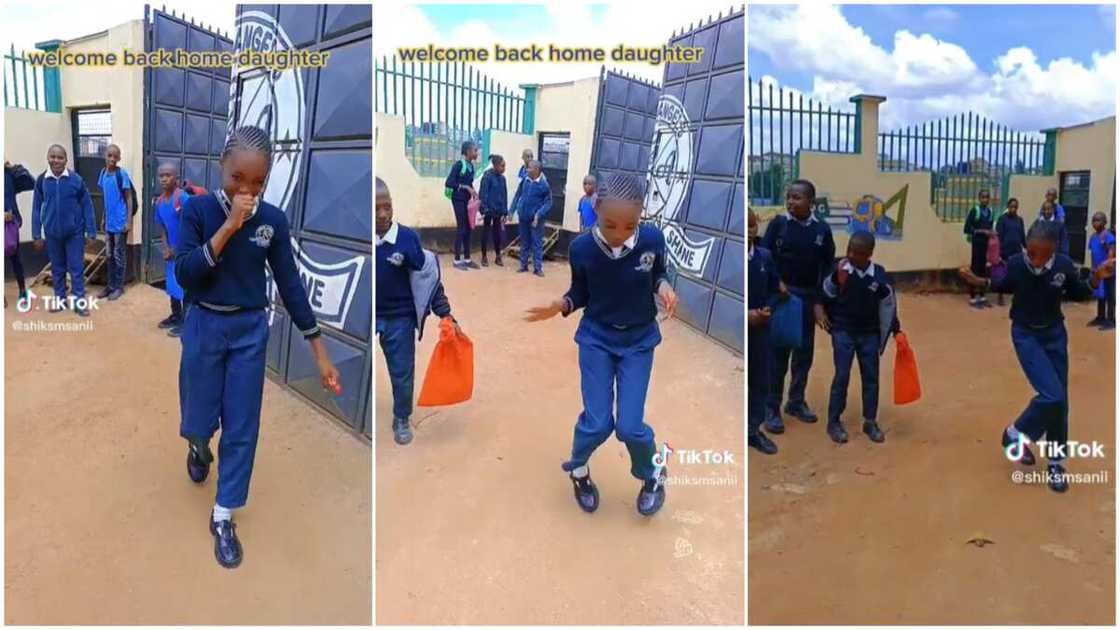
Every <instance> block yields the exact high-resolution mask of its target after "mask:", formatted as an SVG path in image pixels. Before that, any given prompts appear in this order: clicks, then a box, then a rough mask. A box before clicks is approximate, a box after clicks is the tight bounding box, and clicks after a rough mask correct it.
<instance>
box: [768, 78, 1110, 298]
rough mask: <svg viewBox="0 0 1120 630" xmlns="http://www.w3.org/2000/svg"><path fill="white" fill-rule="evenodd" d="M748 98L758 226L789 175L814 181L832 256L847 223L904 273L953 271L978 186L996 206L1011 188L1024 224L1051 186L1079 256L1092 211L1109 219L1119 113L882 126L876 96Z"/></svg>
mask: <svg viewBox="0 0 1120 630" xmlns="http://www.w3.org/2000/svg"><path fill="white" fill-rule="evenodd" d="M748 99H749V106H748V122H747V124H748V127H749V137H750V145H749V146H748V151H750V152H751V154H752V155H754V156H758V159H752V160H751V162H750V166H751V168H750V175H749V178H748V181H749V183H748V190H749V193H748V194H749V198H750V204H751V208H752V209H753V210H754V211H755V212H756V213H757V214H758V215H759V219H760V226H759V229H760V232H759V233H760V234H761V233H763V231H764V230H765V228H766V222H767V221H769V219H770V218H772V217H773V216H776V215H777V214H779V213H784V212H785V186H786V185H787V184H788V183H789V182H790V181H792V180H793V179H796V178H804V179H808V180H810V181H812V182H813V183H814V184H815V186H816V189H817V198H816V199H815V201H814V204H815V208H814V212H815V213H816V216H817V218H818V219H819V220H822V221H825V222H827V223H828V224H829V225H830V226H831V227H832V230H833V235H834V237H835V239H836V246H837V252H838V255H843V254H842V253H843V251H844V250H845V248H846V247H847V240H848V236H849V235H850V234H852V233H854V232H857V231H863V230H869V231H871V232H873V233H874V234H875V235H876V239H877V245H876V247H875V259H876V261H877V262H879V263H881V264H882V265H884V266H885V267H886V269H887V270H888V271H890V272H902V274H903V277H904V278H905V277H912V278H914V279H918V278H919V277H922V276H925V279H926V280H936V281H938V282H940V281H943V280H949V281H950V282H955V281H956V280H955V274H956V269H958V268H959V267H961V266H962V265H966V264H968V260H969V255H970V254H969V252H970V250H969V245H968V243H967V242H966V241H965V240H964V238H963V227H964V219H965V216H966V214H967V212H968V210H969V209H970V208H971V207H972V206H973V205H974V204H975V203H976V196H977V193H978V192H979V190H980V189H981V188H984V189H987V190H988V191H990V193H991V205H992V207H993V208H994V209H996V210H997V211H998V210H1002V209H1003V208H1004V207H1005V206H1006V203H1007V200H1008V199H1010V198H1016V199H1018V201H1019V208H1020V214H1021V215H1022V216H1023V220H1024V222H1025V223H1026V225H1027V226H1029V225H1030V224H1031V223H1032V222H1033V221H1034V220H1035V219H1036V218H1037V217H1038V215H1039V211H1040V208H1041V205H1042V202H1043V201H1044V197H1045V194H1046V191H1047V189H1049V188H1054V189H1056V190H1057V192H1058V202H1059V203H1060V204H1061V205H1062V206H1063V208H1064V209H1065V223H1066V228H1067V232H1068V234H1069V241H1070V255H1071V257H1072V258H1073V259H1074V261H1075V262H1077V263H1079V264H1088V251H1087V240H1088V235H1089V234H1090V233H1091V232H1092V227H1091V225H1090V223H1091V219H1092V215H1093V214H1094V213H1096V212H1104V213H1105V214H1106V215H1108V216H1109V217H1110V219H1109V223H1110V225H1114V223H1115V213H1116V192H1115V191H1116V146H1115V132H1116V118H1115V116H1110V117H1107V118H1103V119H1100V120H1095V121H1090V122H1086V123H1083V124H1080V125H1074V126H1070V127H1062V128H1053V129H1044V130H1040V131H1037V132H1034V131H1022V130H1012V129H1010V128H1008V127H1006V126H1004V125H1001V124H999V123H997V122H994V121H991V120H987V119H985V118H984V117H981V116H978V115H976V114H974V113H963V114H960V115H957V116H952V117H948V118H945V119H942V120H936V121H929V122H926V123H922V124H918V125H914V126H912V127H909V128H905V129H900V130H891V131H884V130H881V129H880V123H879V108H880V105H881V104H882V103H883V102H884V101H885V100H886V97H883V96H875V95H865V94H860V95H854V96H852V97H851V101H850V102H851V108H850V109H842V110H839V111H834V110H833V109H832V108H829V110H828V111H827V112H826V111H825V109H824V107H823V106H821V105H820V104H817V103H813V102H812V101H808V100H807V99H803V98H800V97H799V98H798V100H797V101H796V102H795V101H794V97H793V95H792V94H788V93H785V92H784V91H783V90H781V89H780V88H778V87H777V86H776V85H773V84H767V83H763V82H761V81H760V82H757V83H756V82H754V81H751V82H750V83H749V88H748Z"/></svg>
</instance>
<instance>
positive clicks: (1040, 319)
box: [992, 253, 1093, 328]
mask: <svg viewBox="0 0 1120 630" xmlns="http://www.w3.org/2000/svg"><path fill="white" fill-rule="evenodd" d="M992 289H994V290H995V291H998V292H1000V293H1011V294H1013V295H1014V297H1012V299H1011V321H1012V322H1014V323H1016V324H1019V325H1020V326H1025V327H1027V328H1047V327H1049V326H1052V325H1054V324H1057V323H1059V322H1061V321H1062V320H1064V319H1065V317H1064V316H1063V315H1062V296H1063V295H1065V296H1068V297H1069V298H1071V299H1073V300H1087V299H1089V296H1090V295H1092V292H1093V291H1092V288H1090V286H1089V283H1088V282H1086V281H1084V280H1081V279H1080V277H1079V276H1078V271H1077V267H1076V266H1075V265H1074V264H1073V260H1071V259H1070V257H1069V256H1066V255H1065V254H1060V253H1059V254H1054V257H1053V258H1051V259H1050V261H1049V262H1048V263H1046V265H1044V266H1043V267H1042V270H1041V273H1038V274H1036V273H1034V272H1033V271H1032V269H1031V267H1030V264H1029V263H1028V262H1027V259H1026V257H1025V256H1023V255H1022V254H1016V255H1014V256H1012V257H1011V259H1010V260H1008V262H1007V276H1006V277H1004V279H1003V281H1002V282H993V283H992Z"/></svg>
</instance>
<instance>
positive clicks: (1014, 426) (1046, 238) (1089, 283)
mask: <svg viewBox="0 0 1120 630" xmlns="http://www.w3.org/2000/svg"><path fill="white" fill-rule="evenodd" d="M815 196H816V190H815V188H814V186H813V184H812V183H811V182H809V181H806V180H798V181H795V182H793V183H792V184H790V186H789V188H788V189H787V192H786V210H787V213H788V214H787V215H786V216H778V217H775V218H774V219H773V220H772V221H770V223H769V224H768V225H767V229H766V234H765V235H764V236H763V237H762V238H761V239H759V238H758V218H757V217H756V216H755V214H754V212H753V210H752V211H750V212H749V216H748V227H749V240H748V267H749V270H748V286H747V308H748V354H749V359H748V360H749V365H748V443H749V445H750V446H751V447H753V448H755V449H757V450H759V451H761V452H763V453H766V454H774V453H776V452H777V450H778V449H777V446H776V445H775V444H774V442H773V441H772V440H771V439H769V437H768V436H767V435H766V434H765V433H764V432H763V430H762V429H763V427H765V429H766V430H767V431H769V432H770V433H774V434H780V433H783V432H784V430H785V427H784V424H783V421H782V416H781V412H783V411H784V412H785V413H786V414H788V415H791V416H793V417H795V418H797V419H798V420H801V421H802V422H806V423H813V422H816V421H817V416H816V415H815V414H814V413H813V412H812V410H811V409H810V407H809V406H808V404H807V403H806V401H805V387H806V385H807V383H808V377H809V370H810V368H811V366H812V363H813V348H814V334H813V332H814V323H815V324H816V325H818V326H820V327H821V328H822V329H824V330H825V331H827V332H829V333H830V334H831V336H832V348H833V360H834V365H835V373H834V376H833V380H832V387H831V390H830V395H829V404H828V424H827V433H828V435H829V437H830V438H831V439H832V440H833V441H835V442H837V443H844V442H846V441H847V439H848V436H847V432H846V431H845V430H844V427H843V423H842V420H841V416H842V414H843V412H844V409H845V406H846V402H847V389H848V381H849V374H850V371H851V364H852V360H853V356H854V357H855V358H856V359H858V360H859V364H860V380H861V384H862V395H863V431H864V432H865V433H866V434H867V435H868V437H869V438H870V439H871V440H872V441H874V442H883V441H884V434H883V431H882V430H881V428H880V427H879V426H878V421H877V414H878V395H879V356H880V354H881V353H882V351H883V349H884V347H885V344H884V341H885V339H884V338H883V336H882V331H884V330H889V331H890V332H891V333H898V332H899V331H900V329H901V327H900V324H899V322H898V316H897V309H892V308H886V309H884V308H882V307H883V302H884V301H886V300H893V289H892V287H891V285H892V283H891V280H890V278H889V277H888V276H887V274H886V270H885V269H884V268H883V267H882V266H881V265H878V264H875V263H873V262H872V261H871V258H872V255H873V253H874V248H875V237H874V235H872V234H871V233H869V232H857V233H855V234H853V235H852V236H851V238H850V239H849V242H848V249H847V254H846V256H845V258H843V259H841V260H839V261H834V258H835V244H834V242H833V239H832V231H831V228H830V227H829V226H828V225H826V224H825V223H823V222H821V221H819V220H817V219H816V217H815V216H813V214H812V211H811V203H812V200H813V198H814V197H815ZM988 200H989V195H988V192H987V191H981V192H980V195H979V201H980V203H979V204H978V206H977V207H976V208H973V211H971V212H970V213H969V216H968V218H967V220H966V227H965V231H966V234H968V235H969V236H971V239H972V243H973V252H972V265H970V266H969V267H962V268H961V269H960V270H959V274H960V276H961V278H962V279H963V280H964V281H965V282H966V283H967V284H968V285H969V288H970V290H971V292H972V302H973V304H974V305H975V304H977V300H983V296H984V294H985V292H986V291H989V290H994V291H996V292H998V293H1000V294H1003V293H1009V294H1011V295H1012V302H1011V311H1010V319H1011V339H1012V343H1013V345H1014V348H1015V354H1016V356H1017V358H1018V360H1019V362H1020V365H1021V366H1022V369H1023V372H1024V374H1025V375H1026V377H1027V380H1028V381H1029V382H1030V384H1031V386H1032V387H1033V388H1034V389H1035V391H1036V395H1035V396H1034V397H1033V398H1032V399H1031V400H1030V402H1029V403H1028V405H1027V407H1026V408H1025V409H1024V410H1023V412H1022V413H1021V414H1020V415H1019V417H1018V418H1017V419H1016V420H1015V421H1014V422H1012V423H1011V424H1010V425H1008V426H1007V427H1005V428H1004V429H1003V431H1002V433H1001V436H1000V444H1001V448H1003V449H1008V447H1009V446H1010V445H1012V444H1023V448H1022V449H1016V451H1015V452H1016V453H1021V456H1020V457H1018V462H1019V463H1021V464H1023V465H1026V466H1032V465H1034V463H1035V459H1034V455H1033V453H1032V452H1031V450H1030V448H1029V447H1027V446H1026V445H1025V444H1027V443H1029V442H1031V441H1035V442H1037V441H1038V440H1040V439H1041V438H1042V437H1043V436H1046V439H1047V441H1048V442H1049V443H1050V444H1049V447H1050V448H1048V460H1049V461H1048V467H1047V481H1048V485H1049V487H1050V488H1051V489H1052V490H1054V491H1056V492H1065V491H1066V490H1067V489H1068V487H1069V484H1068V480H1067V478H1066V474H1065V468H1064V467H1063V461H1064V459H1065V454H1066V453H1065V450H1066V443H1067V439H1068V433H1069V380H1068V372H1069V353H1068V338H1067V335H1066V328H1065V324H1064V316H1063V314H1062V309H1061V303H1062V300H1063V298H1070V299H1074V300H1085V299H1088V298H1089V297H1090V296H1091V295H1094V294H1096V292H1097V291H1098V290H1099V289H1101V288H1102V287H1103V286H1106V285H1111V286H1114V283H1115V278H1114V269H1115V239H1114V238H1112V237H1111V235H1110V234H1108V233H1107V232H1105V231H1104V226H1105V219H1104V216H1103V214H1102V213H1097V214H1095V215H1094V217H1093V228H1094V231H1095V233H1094V235H1093V236H1091V237H1090V245H1091V247H1093V248H1094V249H1093V251H1094V254H1093V266H1092V271H1091V273H1089V274H1087V275H1083V274H1081V273H1080V272H1079V270H1078V268H1077V266H1076V265H1075V264H1074V262H1073V260H1072V259H1071V258H1070V257H1069V256H1068V255H1067V254H1066V253H1065V252H1064V251H1063V241H1064V240H1065V237H1064V234H1065V231H1064V228H1063V227H1062V225H1063V224H1062V222H1061V221H1060V220H1058V219H1056V218H1055V214H1056V213H1055V210H1056V206H1057V204H1056V203H1055V202H1054V200H1053V199H1048V200H1047V201H1046V203H1044V204H1043V213H1042V217H1041V218H1040V219H1039V220H1038V221H1035V222H1034V224H1032V226H1031V228H1030V229H1029V230H1027V231H1024V230H1023V229H1022V219H1021V218H1019V217H1018V202H1017V201H1015V200H1011V201H1009V204H1008V212H1007V213H1006V214H1004V215H1003V216H1001V217H998V218H996V217H993V216H992V212H991V210H990V209H989V208H988V206H987V202H988ZM993 225H998V226H1000V227H999V228H997V229H996V230H993ZM1016 226H1017V227H1016ZM1004 234H1007V235H1008V236H1007V237H1006V239H1007V240H1006V243H1007V244H1008V245H1009V248H1008V249H1005V250H1004V252H1003V253H1004V257H1003V258H1001V260H1000V261H999V262H998V263H997V264H1003V265H1005V268H1004V269H1003V270H1002V271H1001V273H998V274H995V276H994V277H990V274H989V273H988V272H989V271H990V270H991V266H990V265H988V263H987V258H986V254H985V257H984V258H980V257H979V256H978V253H977V252H978V250H979V249H980V248H981V245H979V244H977V241H979V240H981V239H984V240H986V239H988V238H1000V239H1001V243H1003V242H1005V241H1004V240H1003V235H1004ZM1016 238H1017V239H1018V240H1015V239H1016ZM1094 241H1095V242H1096V245H1093V242H1094ZM982 247H983V248H984V251H985V252H986V250H987V247H988V244H987V243H986V242H985V243H983V244H982ZM1066 247H1068V245H1066ZM1067 251H1068V250H1067ZM1108 291H1109V296H1110V297H1111V296H1113V295H1114V293H1115V291H1114V289H1109V290H1108ZM790 296H796V297H797V298H798V299H800V301H801V308H802V323H803V329H802V331H801V332H802V335H801V345H800V346H799V347H797V348H793V349H789V348H784V347H776V346H775V345H774V344H773V343H772V342H771V335H770V317H771V315H772V313H773V310H774V309H775V308H777V307H779V305H780V303H781V302H783V301H786V300H789V299H790ZM1111 313H1112V311H1111V310H1109V311H1108V315H1107V316H1110V315H1111ZM1102 314H1103V311H1102ZM1107 316H1105V317H1107ZM884 317H891V318H892V320H890V324H889V326H883V325H881V324H882V323H884V320H883V319H882V318H884ZM1104 323H1110V322H1109V321H1108V320H1107V319H1105V322H1104ZM787 370H789V371H791V372H792V374H791V377H790V385H789V391H788V402H787V403H786V405H785V407H784V408H782V407H781V401H782V397H783V390H784V387H785V377H786V372H787Z"/></svg>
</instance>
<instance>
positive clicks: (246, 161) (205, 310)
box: [175, 127, 341, 568]
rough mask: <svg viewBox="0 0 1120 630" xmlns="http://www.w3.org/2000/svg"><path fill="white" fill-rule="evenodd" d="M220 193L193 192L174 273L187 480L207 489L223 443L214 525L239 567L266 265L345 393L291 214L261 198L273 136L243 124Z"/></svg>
mask: <svg viewBox="0 0 1120 630" xmlns="http://www.w3.org/2000/svg"><path fill="white" fill-rule="evenodd" d="M220 164H221V174H222V184H221V187H220V188H219V189H218V190H216V191H214V192H212V193H210V194H207V195H197V196H193V197H191V198H190V199H188V200H187V202H186V203H185V204H184V205H183V207H182V209H181V214H180V226H179V228H180V233H179V237H180V241H179V244H178V247H177V249H176V254H175V276H176V279H177V280H178V281H179V284H180V285H181V286H182V287H183V289H184V299H185V301H186V319H185V321H184V323H183V334H182V337H181V339H182V343H183V353H182V358H181V361H180V364H179V400H180V405H181V408H182V421H181V424H180V427H179V434H180V435H181V436H182V437H184V438H186V439H187V441H188V442H189V448H188V452H187V474H188V475H189V476H190V478H191V480H192V481H194V482H195V483H202V482H203V481H204V480H205V479H206V476H207V473H208V472H209V469H210V462H211V461H212V460H213V455H212V454H211V452H210V438H211V437H213V435H214V433H216V432H217V431H218V428H219V427H221V430H222V435H221V439H220V441H219V443H218V492H217V499H216V501H215V503H214V508H213V512H212V513H211V517H210V519H209V527H210V533H211V534H212V535H213V536H214V555H215V557H216V558H217V560H218V564H220V565H221V566H223V567H225V568H233V567H236V566H238V565H239V564H241V558H242V547H241V542H240V540H238V538H237V532H236V528H235V526H234V524H233V518H232V511H233V510H234V509H236V508H240V507H242V506H244V505H245V502H246V500H247V499H248V496H249V479H250V477H251V475H252V472H253V459H254V456H255V454H256V450H257V436H258V434H259V431H260V416H261V395H262V394H263V390H264V373H265V350H266V347H267V344H268V314H267V311H266V309H267V307H268V298H267V296H266V294H265V273H264V272H265V265H268V267H269V268H270V269H271V270H272V277H273V279H274V281H275V283H276V288H277V290H278V291H279V293H280V296H281V298H282V299H283V301H284V307H285V308H286V309H287V311H288V313H289V315H290V316H291V318H292V321H293V323H294V324H295V326H296V327H297V328H298V329H299V331H300V332H301V333H302V334H303V337H304V339H306V340H307V341H308V342H310V344H311V351H312V354H313V355H314V356H315V361H316V363H317V366H318V368H319V377H320V380H321V383H322V386H323V387H324V388H325V389H330V390H333V391H334V392H335V394H336V395H337V394H339V393H341V390H340V388H339V384H338V370H337V369H335V367H334V365H333V364H332V363H331V360H330V358H329V357H328V356H327V351H326V348H325V347H324V346H323V342H322V339H320V331H319V325H318V324H317V323H316V321H315V315H314V313H313V312H312V310H311V305H310V304H309V303H308V300H307V292H306V291H305V289H304V286H303V282H302V281H301V280H300V277H299V271H298V269H297V267H296V262H295V258H294V256H293V253H292V247H291V236H290V234H289V228H288V219H287V217H286V216H285V214H284V211H283V210H281V209H280V208H277V207H276V206H274V205H272V204H269V203H266V202H264V201H261V200H260V195H261V193H262V191H263V189H264V184H265V180H266V179H267V178H268V170H269V167H270V166H271V164H272V140H271V138H270V137H269V135H268V133H267V132H265V131H264V130H262V129H259V128H257V127H239V128H237V129H235V130H234V131H233V132H232V133H231V134H230V136H229V139H228V140H227V141H226V145H225V148H224V149H223V150H222V155H221V162H220Z"/></svg>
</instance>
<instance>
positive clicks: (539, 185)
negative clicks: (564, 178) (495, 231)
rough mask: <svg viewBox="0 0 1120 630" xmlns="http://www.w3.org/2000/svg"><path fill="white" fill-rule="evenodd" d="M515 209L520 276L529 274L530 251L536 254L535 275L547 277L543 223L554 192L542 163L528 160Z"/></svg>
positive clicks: (534, 255)
mask: <svg viewBox="0 0 1120 630" xmlns="http://www.w3.org/2000/svg"><path fill="white" fill-rule="evenodd" d="M513 208H514V209H515V210H516V211H517V227H518V232H517V233H518V240H519V242H520V244H521V247H520V250H521V267H519V268H518V269H517V273H525V272H526V271H529V252H530V250H531V251H532V253H533V273H534V274H535V275H537V276H539V277H542V278H543V277H544V254H543V252H542V248H543V244H544V220H545V217H546V216H548V211H549V210H551V209H552V189H551V188H549V186H548V180H546V179H545V178H544V175H543V174H542V173H541V163H540V162H538V161H536V160H530V161H529V170H528V174H527V175H526V177H525V179H523V180H521V183H520V184H518V185H517V192H516V193H514V195H513Z"/></svg>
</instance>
